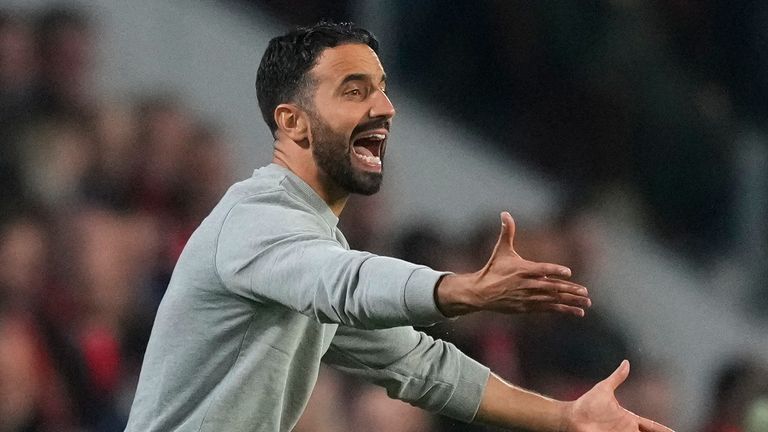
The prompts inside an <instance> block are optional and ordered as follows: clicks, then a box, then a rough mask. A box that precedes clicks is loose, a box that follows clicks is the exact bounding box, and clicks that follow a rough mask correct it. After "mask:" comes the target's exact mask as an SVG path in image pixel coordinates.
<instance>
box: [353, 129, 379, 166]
mask: <svg viewBox="0 0 768 432" xmlns="http://www.w3.org/2000/svg"><path fill="white" fill-rule="evenodd" d="M386 139H387V134H386V133H383V132H364V133H363V134H361V135H360V136H359V137H357V138H356V139H355V140H354V141H353V142H352V153H354V155H355V157H356V158H357V159H358V160H359V161H360V162H362V163H363V164H364V165H367V166H370V167H381V158H382V156H383V153H384V142H385V141H386Z"/></svg>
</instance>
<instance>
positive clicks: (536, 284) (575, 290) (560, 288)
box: [521, 278, 589, 297]
mask: <svg viewBox="0 0 768 432" xmlns="http://www.w3.org/2000/svg"><path fill="white" fill-rule="evenodd" d="M521 288H522V289H526V290H542V291H547V292H548V293H551V292H553V291H554V292H557V293H565V294H572V295H577V296H581V297H587V296H588V295H589V291H588V290H587V288H586V287H583V286H581V285H579V284H576V283H573V282H568V281H562V280H559V279H544V278H541V279H528V280H526V281H523V285H522V287H521Z"/></svg>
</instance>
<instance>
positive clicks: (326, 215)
mask: <svg viewBox="0 0 768 432" xmlns="http://www.w3.org/2000/svg"><path fill="white" fill-rule="evenodd" d="M261 170H264V171H266V172H274V173H276V174H282V175H284V176H285V178H286V179H287V180H288V181H287V182H284V183H283V184H284V185H286V190H288V192H292V193H294V194H296V195H299V196H300V197H301V198H302V199H303V201H304V202H306V203H307V204H309V205H310V206H311V207H312V208H313V209H315V210H316V211H317V213H318V214H319V215H320V217H322V218H323V219H324V220H325V221H326V222H327V223H328V225H330V226H331V227H336V225H337V224H338V223H339V218H338V217H336V215H335V214H333V212H332V211H331V208H330V207H328V204H326V202H325V201H323V199H322V198H320V195H318V194H317V192H315V190H314V189H312V187H311V186H309V185H308V184H307V183H306V182H305V181H304V180H302V179H301V177H299V176H297V175H296V174H294V173H293V171H291V170H289V169H288V168H285V167H283V166H281V165H278V164H276V163H271V164H269V165H267V166H265V167H264V168H262V169H261ZM261 170H257V171H261ZM255 174H256V173H255V172H254V175H255Z"/></svg>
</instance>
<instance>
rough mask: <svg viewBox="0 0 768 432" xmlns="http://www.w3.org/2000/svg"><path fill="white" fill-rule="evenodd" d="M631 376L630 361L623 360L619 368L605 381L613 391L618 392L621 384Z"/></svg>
mask: <svg viewBox="0 0 768 432" xmlns="http://www.w3.org/2000/svg"><path fill="white" fill-rule="evenodd" d="M628 376H629V361H627V360H623V361H622V362H621V364H620V365H619V367H618V368H616V370H615V371H613V373H612V374H611V376H609V377H608V378H606V379H605V381H604V382H605V383H607V384H608V385H609V386H610V387H611V389H613V390H616V389H617V388H618V387H619V386H620V385H621V383H623V382H624V381H625V380H626V379H627V377H628Z"/></svg>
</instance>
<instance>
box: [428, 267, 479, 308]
mask: <svg viewBox="0 0 768 432" xmlns="http://www.w3.org/2000/svg"><path fill="white" fill-rule="evenodd" d="M471 285H472V282H471V275H467V274H460V275H457V274H447V275H445V276H443V277H441V278H440V279H439V280H438V281H437V285H436V286H435V304H436V305H437V308H438V309H439V310H440V312H441V313H442V314H443V315H445V316H446V317H448V318H453V317H457V316H459V315H465V314H468V313H470V312H473V311H474V310H475V308H474V307H473V305H472V304H471V302H470V301H469V300H468V298H469V296H468V295H467V293H468V291H469V290H468V287H470V286H471Z"/></svg>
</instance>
